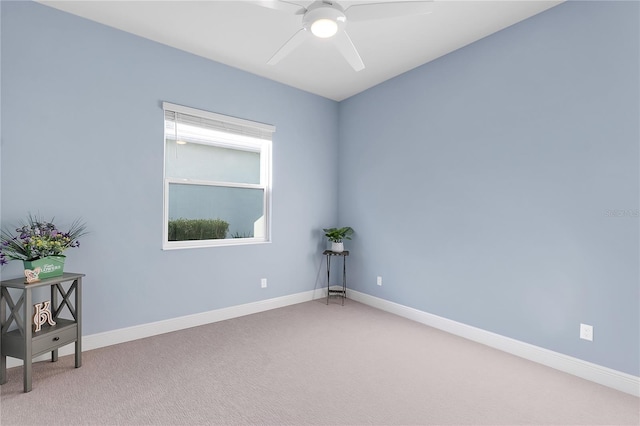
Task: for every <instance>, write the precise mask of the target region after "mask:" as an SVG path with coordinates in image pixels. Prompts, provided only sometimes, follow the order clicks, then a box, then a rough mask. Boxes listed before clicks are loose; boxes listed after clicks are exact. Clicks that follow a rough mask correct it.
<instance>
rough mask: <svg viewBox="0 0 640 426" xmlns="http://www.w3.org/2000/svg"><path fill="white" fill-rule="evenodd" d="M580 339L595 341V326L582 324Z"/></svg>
mask: <svg viewBox="0 0 640 426" xmlns="http://www.w3.org/2000/svg"><path fill="white" fill-rule="evenodd" d="M580 338H581V339H584V340H589V341H591V342H592V341H593V326H591V325H588V324H580Z"/></svg>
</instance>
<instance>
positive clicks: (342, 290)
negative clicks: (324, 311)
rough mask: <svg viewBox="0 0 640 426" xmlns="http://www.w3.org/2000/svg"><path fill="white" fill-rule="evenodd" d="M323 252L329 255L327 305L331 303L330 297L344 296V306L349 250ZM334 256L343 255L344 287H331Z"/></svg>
mask: <svg viewBox="0 0 640 426" xmlns="http://www.w3.org/2000/svg"><path fill="white" fill-rule="evenodd" d="M322 254H323V255H325V256H327V305H328V304H329V297H331V296H338V297H342V305H343V306H344V299H346V298H347V256H349V251H348V250H345V251H343V252H336V251H331V250H325V251H324V252H323V253H322ZM334 256H340V257H342V286H341V287H342V288H340V289H336V288H333V289H332V288H331V258H332V257H334Z"/></svg>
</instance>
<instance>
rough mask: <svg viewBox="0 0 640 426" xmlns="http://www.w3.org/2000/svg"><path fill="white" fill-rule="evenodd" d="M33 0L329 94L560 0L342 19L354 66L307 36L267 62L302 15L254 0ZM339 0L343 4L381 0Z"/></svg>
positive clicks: (452, 4) (505, 0)
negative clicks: (357, 61) (357, 62)
mask: <svg viewBox="0 0 640 426" xmlns="http://www.w3.org/2000/svg"><path fill="white" fill-rule="evenodd" d="M292 1H295V2H296V3H301V4H306V5H308V4H309V3H311V2H310V1H305V0H300V1H298V0H292ZM391 1H395V0H391ZM39 2H40V3H42V4H45V5H48V6H51V7H54V8H56V9H60V10H63V11H66V12H69V13H72V14H75V15H78V16H82V17H84V18H87V19H90V20H93V21H96V22H100V23H102V24H105V25H108V26H111V27H114V28H118V29H120V30H123V31H127V32H129V33H133V34H136V35H139V36H141V37H144V38H147V39H150V40H154V41H157V42H159V43H163V44H166V45H168V46H172V47H175V48H178V49H181V50H184V51H187V52H191V53H194V54H196V55H199V56H203V57H205V58H209V59H212V60H214V61H217V62H220V63H223V64H227V65H230V66H232V67H235V68H239V69H242V70H245V71H248V72H251V73H253V74H257V75H260V76H263V77H266V78H268V79H271V80H275V81H278V82H281V83H284V84H287V85H289V86H293V87H296V88H298V89H302V90H305V91H307V92H311V93H314V94H317V95H320V96H323V97H326V98H329V99H333V100H336V101H341V100H343V99H346V98H348V97H350V96H352V95H355V94H357V93H359V92H362V91H364V90H366V89H368V88H370V87H372V86H375V85H377V84H379V83H381V82H383V81H385V80H388V79H389V78H392V77H395V76H397V75H399V74H402V73H404V72H406V71H408V70H410V69H413V68H415V67H417V66H420V65H422V64H425V63H427V62H429V61H432V60H434V59H436V58H438V57H440V56H443V55H446V54H447V53H449V52H452V51H454V50H456V49H459V48H461V47H463V46H466V45H468V44H470V43H473V42H474V41H476V40H479V39H481V38H483V37H486V36H488V35H490V34H492V33H495V32H497V31H500V30H502V29H503V28H506V27H508V26H510V25H513V24H515V23H517V22H520V21H522V20H524V19H526V18H528V17H530V16H533V15H535V14H537V13H540V12H542V11H544V10H546V9H549V8H551V7H553V6H556V5H558V4H560V3H562V1H546V0H533V1H526V0H501V1H485V0H472V1H457V0H440V1H433V2H432V3H431V4H430V5H429V7H430V8H431V13H429V14H423V15H414V16H407V17H398V18H389V19H384V20H376V21H365V22H349V23H347V28H346V29H347V31H348V33H349V35H350V36H351V39H352V40H353V43H354V44H355V46H356V48H357V49H358V52H359V53H360V56H361V57H362V60H363V62H364V64H365V67H366V68H365V69H364V70H362V71H359V72H356V71H354V70H353V68H351V67H350V66H349V64H348V63H347V62H346V61H345V60H344V58H343V57H342V56H341V55H340V54H339V52H338V51H337V49H336V48H335V46H333V44H332V43H331V42H328V41H327V40H322V39H316V38H313V37H310V38H309V39H308V40H306V41H305V43H304V44H303V45H301V46H300V47H299V48H297V49H296V50H294V51H293V53H291V54H290V55H289V56H287V57H285V58H284V59H282V60H281V61H280V62H279V63H277V64H275V65H267V61H268V60H269V58H271V56H272V55H273V54H274V53H275V52H276V51H277V50H278V49H279V48H280V46H282V45H283V44H284V43H285V42H286V41H287V40H288V39H289V38H290V37H291V36H292V35H293V34H294V33H295V32H296V31H297V30H298V29H299V28H300V27H301V19H302V18H301V16H300V15H294V14H291V13H287V12H285V11H282V10H275V9H270V8H265V7H262V6H259V5H257V4H255V3H256V2H251V1H246V0H236V1H220V0H217V1H216V0H209V1H202V0H200V1H184V0H180V1H177V0H174V1H166V0H164V1H154V0H142V1H99V0H92V1H87V0H85V1H69V0H63V1H48V0H42V1H39ZM338 2H339V3H340V4H341V5H342V6H343V7H345V8H346V7H347V6H348V5H350V4H355V3H375V2H382V0H364V1H348V0H345V1H339V0H338Z"/></svg>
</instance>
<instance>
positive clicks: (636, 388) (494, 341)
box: [348, 290, 640, 397]
mask: <svg viewBox="0 0 640 426" xmlns="http://www.w3.org/2000/svg"><path fill="white" fill-rule="evenodd" d="M348 296H349V298H350V299H353V300H355V301H357V302H360V303H364V304H366V305H369V306H371V307H374V308H377V309H380V310H383V311H387V312H390V313H393V314H395V315H398V316H401V317H404V318H407V319H410V320H413V321H417V322H419V323H422V324H425V325H428V326H430V327H433V328H437V329H439V330H442V331H446V332H447V333H451V334H455V335H456V336H460V337H464V338H465V339H469V340H473V341H474V342H478V343H482V344H484V345H487V346H490V347H492V348H496V349H499V350H501V351H504V352H507V353H510V354H512V355H516V356H519V357H521V358H525V359H528V360H530V361H534V362H537V363H539V364H543V365H546V366H548V367H551V368H555V369H556V370H560V371H563V372H565V373H569V374H572V375H574V376H578V377H581V378H583V379H586V380H589V381H592V382H595V383H599V384H601V385H604V386H608V387H610V388H613V389H616V390H619V391H622V392H625V393H628V394H631V395H634V396H637V397H640V377H636V376H633V375H631V374H627V373H623V372H621V371H617V370H613V369H611V368H607V367H603V366H600V365H597V364H593V363H590V362H587V361H583V360H581V359H578V358H574V357H571V356H568V355H564V354H561V353H558V352H554V351H551V350H548V349H544V348H541V347H539V346H535V345H531V344H528V343H524V342H521V341H519V340H515V339H511V338H509V337H505V336H502V335H499V334H495V333H491V332H489V331H486V330H482V329H479V328H476V327H472V326H470V325H466V324H462V323H459V322H456V321H452V320H450V319H446V318H443V317H439V316H437V315H433V314H429V313H427V312H423V311H419V310H417V309H414V308H410V307H408V306H404V305H400V304H397V303H394V302H389V301H388V300H384V299H380V298H378V297H374V296H370V295H368V294H365V293H360V292H358V291H353V290H349V293H348Z"/></svg>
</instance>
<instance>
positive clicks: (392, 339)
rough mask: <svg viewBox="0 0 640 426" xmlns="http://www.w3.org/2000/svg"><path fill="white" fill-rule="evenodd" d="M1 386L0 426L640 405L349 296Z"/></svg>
mask: <svg viewBox="0 0 640 426" xmlns="http://www.w3.org/2000/svg"><path fill="white" fill-rule="evenodd" d="M33 370H34V371H33V391H31V392H30V393H27V394H25V393H23V392H22V367H15V368H12V369H10V370H9V373H8V382H7V383H6V384H5V385H3V386H2V387H1V396H0V404H1V405H0V423H1V424H2V425H45V424H46V425H218V424H228V425H525V424H527V425H532V424H533V425H591V424H600V425H638V424H640V414H639V413H640V404H639V402H640V401H639V399H638V398H636V397H634V396H631V395H628V394H625V393H622V392H618V391H615V390H613V389H610V388H607V387H604V386H601V385H598V384H594V383H592V382H588V381H585V380H583V379H580V378H577V377H574V376H571V375H568V374H565V373H562V372H559V371H556V370H553V369H550V368H548V367H544V366H542V365H539V364H535V363H533V362H530V361H527V360H524V359H521V358H517V357H515V356H512V355H509V354H506V353H503V352H500V351H497V350H495V349H492V348H489V347H486V346H483V345H480V344H477V343H474V342H470V341H467V340H464V339H462V338H459V337H456V336H452V335H450V334H447V333H444V332H441V331H439V330H436V329H433V328H430V327H427V326H425V325H423V324H419V323H416V322H412V321H410V320H407V319H404V318H401V317H398V316H395V315H392V314H389V313H386V312H383V311H380V310H377V309H374V308H371V307H368V306H366V305H363V304H360V303H357V302H354V301H352V300H347V301H346V303H345V306H340V304H339V303H338V300H335V301H334V300H333V299H332V302H331V303H330V304H329V305H328V306H327V305H325V304H324V300H316V301H311V302H306V303H301V304H297V305H292V306H288V307H285V308H281V309H275V310H271V311H267V312H262V313H259V314H254V315H248V316H245V317H241V318H236V319H232V320H228V321H222V322H218V323H214V324H209V325H205V326H201V327H195V328H191V329H188V330H183V331H178V332H174V333H168V334H164V335H160V336H155V337H152V338H148V339H141V340H137V341H134V342H128V343H123V344H120V345H114V346H110V347H106V348H102V349H97V350H93V351H87V352H85V353H84V354H83V366H82V367H81V368H79V369H75V368H73V356H66V357H61V358H60V360H59V361H58V362H57V363H50V362H40V363H37V364H35V365H34V369H33Z"/></svg>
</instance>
